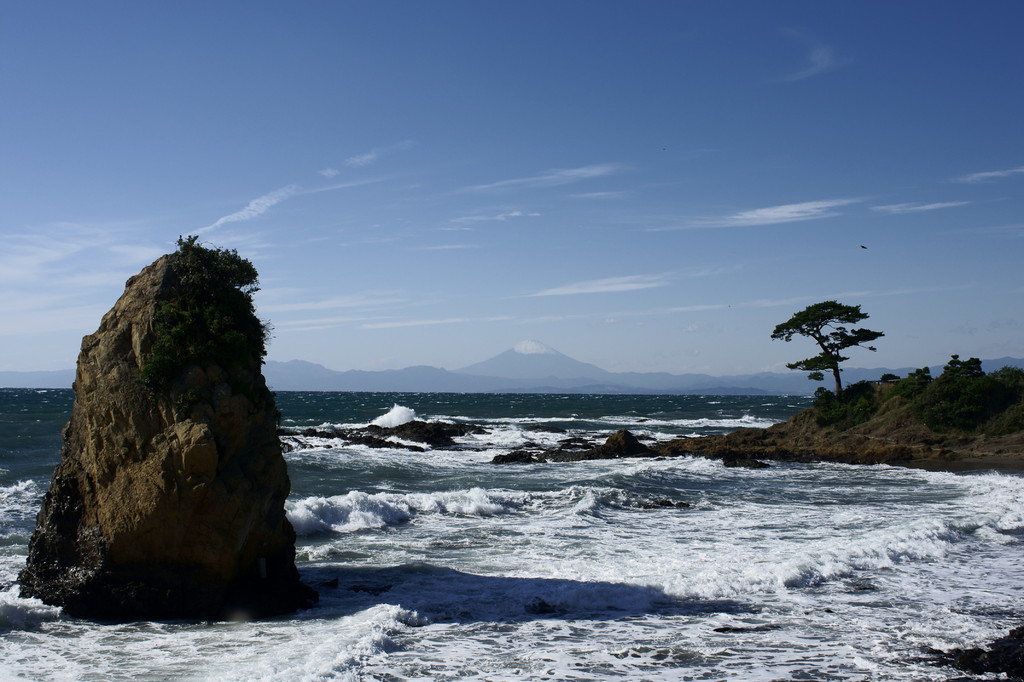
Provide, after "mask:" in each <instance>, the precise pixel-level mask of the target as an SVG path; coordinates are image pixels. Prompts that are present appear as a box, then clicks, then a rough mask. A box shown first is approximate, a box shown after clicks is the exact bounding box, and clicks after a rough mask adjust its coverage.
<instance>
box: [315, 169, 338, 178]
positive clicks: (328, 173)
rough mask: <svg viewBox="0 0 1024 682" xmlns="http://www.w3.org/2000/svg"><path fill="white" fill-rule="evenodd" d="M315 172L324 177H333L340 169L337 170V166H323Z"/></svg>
mask: <svg viewBox="0 0 1024 682" xmlns="http://www.w3.org/2000/svg"><path fill="white" fill-rule="evenodd" d="M317 173H319V174H320V175H322V176H324V177H325V178H333V177H334V176H336V175H338V174H339V173H341V171H340V170H338V169H337V168H324V169H323V170H318V171H317Z"/></svg>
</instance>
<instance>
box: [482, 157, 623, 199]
mask: <svg viewBox="0 0 1024 682" xmlns="http://www.w3.org/2000/svg"><path fill="white" fill-rule="evenodd" d="M621 170H622V166H621V165H619V164H617V163H601V164H594V165H590V166H580V167H579V168H552V169H551V170H546V171H543V172H542V173H538V174H537V175H531V176H529V177H525V178H512V179H511V180H499V181H498V182H490V183H487V184H485V185H473V186H471V187H467V188H466V190H465V191H470V192H480V191H486V190H504V189H516V188H520V187H557V186H559V185H568V184H570V183H574V182H580V181H581V180H590V179H592V178H600V177H604V176H607V175H612V174H613V173H618V172H619V171H621Z"/></svg>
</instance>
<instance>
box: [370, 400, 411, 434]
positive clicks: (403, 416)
mask: <svg viewBox="0 0 1024 682" xmlns="http://www.w3.org/2000/svg"><path fill="white" fill-rule="evenodd" d="M415 419H416V412H415V411H414V410H412V409H410V408H408V407H405V406H404V405H399V404H398V403H395V405H394V407H392V408H391V409H390V410H388V412H387V414H383V415H381V416H379V417H377V418H376V419H374V420H373V421H372V422H370V423H371V424H373V425H374V426H381V427H384V428H386V429H387V428H392V427H395V426H401V425H402V424H407V423H408V422H411V421H413V420H415Z"/></svg>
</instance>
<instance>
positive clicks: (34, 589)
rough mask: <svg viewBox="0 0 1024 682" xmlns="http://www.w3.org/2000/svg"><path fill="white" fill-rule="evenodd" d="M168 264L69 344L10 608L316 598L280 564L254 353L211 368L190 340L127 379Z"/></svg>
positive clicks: (281, 493) (268, 402) (184, 606)
mask: <svg viewBox="0 0 1024 682" xmlns="http://www.w3.org/2000/svg"><path fill="white" fill-rule="evenodd" d="M179 244H181V242H179ZM191 244H192V245H193V246H194V241H193V242H191ZM195 248H199V249H202V247H195ZM203 251H204V252H207V251H209V250H206V249H203ZM213 253H215V254H224V253H227V254H228V255H232V254H234V252H220V251H217V252H213ZM200 255H202V254H200ZM234 257H235V258H236V259H237V255H236V254H235V255H234ZM178 258H181V251H179V252H178V253H176V254H171V255H169V256H164V257H162V258H160V259H159V260H157V261H156V262H155V263H153V264H152V265H150V266H148V267H146V268H145V269H143V270H142V272H140V273H139V274H138V275H136V276H134V277H132V278H131V279H129V280H128V283H127V285H126V288H125V292H124V294H123V295H122V296H121V298H120V299H119V300H118V301H117V303H116V304H115V305H114V307H113V308H112V309H111V310H110V311H109V312H108V313H107V314H106V315H105V316H104V317H103V320H102V322H101V324H100V327H99V329H98V330H97V331H96V333H94V334H92V335H90V336H87V337H85V338H84V339H83V341H82V349H81V354H80V355H79V358H78V370H77V375H76V379H75V384H74V389H75V403H74V406H73V407H72V413H71V419H70V421H69V422H68V424H67V426H66V427H65V428H64V431H63V447H62V451H61V460H60V463H59V464H58V465H57V468H56V470H55V471H54V474H53V479H52V482H51V485H50V488H49V491H48V492H47V494H46V496H45V498H44V500H43V504H42V509H41V510H40V512H39V516H38V518H37V526H36V530H35V533H34V534H33V536H32V539H31V542H30V544H29V556H28V561H27V563H26V566H25V569H24V570H23V571H22V572H21V574H20V576H19V582H20V583H21V592H22V595H24V596H31V597H38V598H40V599H41V600H43V601H44V602H46V603H47V604H52V605H56V606H61V607H63V608H64V609H65V611H66V612H67V613H69V614H71V615H73V616H78V617H86V618H98V619H111V620H130V619H170V618H222V617H260V616H265V615H271V614H279V613H284V612H288V611H292V610H295V609H297V608H300V607H303V606H308V605H310V604H311V603H312V602H313V601H315V599H316V593H315V592H314V591H313V590H311V589H310V588H308V587H306V586H305V585H303V584H302V582H301V581H300V580H299V574H298V571H297V570H296V567H295V532H294V530H293V529H292V527H291V524H290V523H289V522H288V520H287V519H286V518H285V510H284V501H285V498H286V497H287V495H288V493H289V490H290V482H289V479H288V472H287V469H286V467H285V462H284V458H283V457H282V455H281V443H280V441H279V439H278V437H277V433H276V428H277V409H276V407H275V404H274V399H273V395H272V394H271V393H270V391H268V390H267V388H266V384H265V382H264V378H263V375H262V373H261V361H262V343H260V344H259V348H258V349H255V350H253V352H249V353H243V354H241V355H238V352H239V351H238V348H241V346H238V347H237V348H233V349H232V350H231V353H232V354H234V357H233V358H232V359H229V360H224V359H223V358H222V357H218V356H223V355H224V354H223V353H218V350H219V348H218V347H214V346H206V345H202V342H204V339H201V338H194V339H193V338H190V339H189V341H190V342H193V341H194V343H195V344H196V347H197V348H199V349H200V350H198V351H196V352H195V353H193V354H192V355H191V356H184V357H185V358H186V359H187V360H188V362H186V364H184V365H181V366H174V365H173V363H172V364H171V365H168V366H167V367H163V368H162V369H163V370H164V371H163V374H161V375H159V377H162V378H159V377H158V380H153V381H151V382H150V385H149V386H147V385H145V384H144V383H143V382H142V377H143V373H142V369H143V367H144V365H145V364H146V362H147V361H149V360H150V359H152V358H153V357H154V354H153V350H154V346H155V345H156V344H157V343H158V341H159V338H160V334H161V333H162V332H161V331H160V329H161V327H160V324H161V322H160V320H159V319H155V318H157V317H158V313H157V311H158V310H162V311H163V313H164V314H165V315H166V314H167V310H168V308H167V306H168V305H170V304H171V303H172V302H174V301H180V300H181V297H182V296H183V295H184V294H183V291H184V290H185V289H187V287H188V284H187V281H183V279H184V277H183V275H181V274H179V272H178V270H176V268H175V267H174V265H175V263H176V259H178ZM238 260H241V259H238ZM242 262H243V263H245V264H248V261H242ZM248 265H249V267H250V268H251V264H248ZM252 273H253V279H255V271H254V270H253V271H252ZM185 293H187V292H185ZM204 300H205V299H204ZM233 300H241V299H237V297H236V299H233ZM248 300H249V314H252V311H251V299H248ZM243 308H244V306H243ZM220 312H223V311H220ZM223 319H228V318H222V319H221V322H223ZM245 322H251V321H245ZM256 325H257V327H256V328H257V329H258V330H259V332H260V334H261V335H262V333H263V328H262V325H261V324H260V323H259V322H258V320H257V321H256ZM219 332H220V333H222V334H224V335H229V334H232V333H235V332H237V329H234V328H227V329H220V330H219ZM239 333H241V332H239ZM211 336H214V333H213V332H211ZM233 338H234V340H235V342H236V345H237V343H238V341H239V339H240V338H241V337H239V336H237V335H236V336H235V337H233ZM206 341H208V340H206ZM260 341H261V342H262V336H261V338H260ZM202 353H207V354H208V355H210V356H211V357H218V360H216V361H203V359H202ZM154 386H156V387H157V388H154Z"/></svg>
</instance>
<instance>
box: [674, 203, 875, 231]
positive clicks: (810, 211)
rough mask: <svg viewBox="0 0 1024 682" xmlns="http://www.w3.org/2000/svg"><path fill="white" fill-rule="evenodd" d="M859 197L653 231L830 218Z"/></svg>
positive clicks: (760, 210)
mask: <svg viewBox="0 0 1024 682" xmlns="http://www.w3.org/2000/svg"><path fill="white" fill-rule="evenodd" d="M858 201H860V200H859V199H826V200H824V201H804V202H801V203H797V204H781V205H779V206H768V207H766V208H755V209H752V210H750V211H740V212H739V213H734V214H732V215H729V216H725V217H723V218H710V219H707V220H699V221H695V222H692V223H689V224H687V225H684V226H682V227H676V228H654V230H655V231H657V230H663V229H687V228H694V227H752V226H755V225H777V224H779V223H794V222H800V221H803V220H817V219H819V218H831V217H833V216H837V215H840V214H839V213H838V212H836V211H835V210H834V209H836V208H839V207H840V206H847V205H849V204H855V203H857V202H858Z"/></svg>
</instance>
